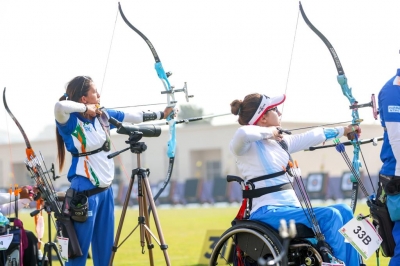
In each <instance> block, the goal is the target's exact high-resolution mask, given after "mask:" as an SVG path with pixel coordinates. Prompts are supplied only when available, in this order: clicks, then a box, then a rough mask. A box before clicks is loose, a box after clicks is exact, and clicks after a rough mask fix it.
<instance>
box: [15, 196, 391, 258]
mask: <svg viewBox="0 0 400 266" xmlns="http://www.w3.org/2000/svg"><path fill="white" fill-rule="evenodd" d="M238 208H239V207H238V205H235V206H225V207H212V206H200V207H196V208H194V207H171V208H163V207H158V209H157V212H158V215H159V218H160V224H161V228H162V231H163V234H164V238H165V242H166V243H167V244H168V249H167V252H168V255H169V257H170V261H171V264H172V265H185V266H189V265H199V262H200V257H201V255H202V254H203V255H204V254H205V253H207V252H210V251H211V250H210V249H207V247H208V246H209V244H210V243H208V242H206V243H205V236H206V233H207V230H217V231H223V230H225V229H227V228H228V227H229V226H230V222H231V220H232V219H233V218H234V217H235V215H236V213H237V211H238ZM360 212H361V213H364V214H367V213H368V209H367V206H366V205H365V204H359V206H358V208H357V211H356V213H360ZM138 213H139V212H138V210H137V209H129V210H128V211H127V214H126V217H125V220H124V226H123V230H122V234H121V237H120V241H119V243H120V244H121V242H122V241H123V240H124V238H125V237H126V236H127V235H128V234H129V233H130V232H131V231H132V230H133V229H134V227H135V226H136V225H137V218H138ZM43 215H45V217H44V218H45V221H46V224H45V226H46V233H45V239H44V240H43V241H44V242H47V241H48V240H47V214H46V213H44V214H43ZM115 215H116V225H115V229H117V226H118V222H119V218H120V215H121V211H120V210H116V212H115ZM20 218H21V219H22V221H23V222H24V226H25V228H26V229H29V230H32V229H33V228H34V224H33V218H31V217H30V216H29V213H28V212H24V213H21V215H20ZM52 226H53V225H52ZM150 229H151V231H152V232H153V233H154V234H155V235H156V236H158V233H157V230H156V227H155V226H154V224H153V223H152V224H151V226H150ZM52 230H53V237H54V234H55V229H54V226H53V227H52ZM157 238H158V237H157ZM152 242H153V243H154V244H155V248H154V252H153V256H154V262H155V263H154V264H155V265H165V260H164V255H163V252H162V251H161V249H160V248H159V246H158V244H157V243H156V241H154V240H153V241H152ZM203 247H204V248H203ZM388 263H389V260H388V259H387V258H383V257H382V256H381V259H380V265H388ZM366 264H367V265H368V266H375V265H377V264H376V258H375V256H372V257H371V258H370V259H369V260H368V261H366ZM53 265H58V263H54V261H53ZM87 265H93V263H92V260H90V259H89V260H88V263H87ZM114 265H117V266H123V265H149V257H148V251H147V249H146V248H145V254H142V247H141V245H140V236H139V229H136V230H135V232H134V233H133V234H132V235H131V236H130V237H129V238H128V240H127V241H126V242H125V243H123V245H122V246H121V247H120V248H119V249H118V250H117V252H116V254H115V259H114Z"/></svg>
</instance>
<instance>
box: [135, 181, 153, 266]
mask: <svg viewBox="0 0 400 266" xmlns="http://www.w3.org/2000/svg"><path fill="white" fill-rule="evenodd" d="M143 190H145V187H144V183H143V177H142V174H139V175H138V201H139V202H138V203H139V218H138V220H139V226H140V245H141V246H142V253H143V254H144V246H145V244H146V243H147V249H148V252H149V260H150V265H151V266H153V265H154V259H153V247H154V245H153V244H152V243H151V237H150V236H149V234H148V232H147V231H146V229H147V228H148V227H149V217H148V215H147V204H146V194H145V193H144V191H143Z"/></svg>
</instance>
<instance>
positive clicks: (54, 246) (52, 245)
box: [31, 201, 64, 266]
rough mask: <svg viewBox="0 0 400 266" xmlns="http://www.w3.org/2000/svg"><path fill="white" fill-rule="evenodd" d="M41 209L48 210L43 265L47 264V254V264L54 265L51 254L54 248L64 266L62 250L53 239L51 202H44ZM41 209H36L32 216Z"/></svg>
mask: <svg viewBox="0 0 400 266" xmlns="http://www.w3.org/2000/svg"><path fill="white" fill-rule="evenodd" d="M41 210H45V211H46V212H47V228H48V229H47V232H48V242H47V243H46V244H44V248H43V250H44V252H43V258H42V261H41V265H45V259H46V255H47V258H48V262H47V265H49V266H52V255H51V250H52V249H53V250H54V251H55V252H56V255H57V258H58V261H59V262H60V264H61V265H62V266H64V261H63V260H62V258H61V255H60V252H59V250H58V247H57V244H56V243H54V242H52V241H51V237H52V235H51V207H50V204H48V203H47V201H45V202H44V207H43V208H42V209H41ZM41 210H36V211H33V212H32V213H31V216H35V215H37V214H38V213H39V212H40V211H41Z"/></svg>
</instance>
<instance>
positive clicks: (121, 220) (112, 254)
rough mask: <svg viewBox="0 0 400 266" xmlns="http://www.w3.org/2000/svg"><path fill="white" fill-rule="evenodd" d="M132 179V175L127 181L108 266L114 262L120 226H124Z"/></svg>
mask: <svg viewBox="0 0 400 266" xmlns="http://www.w3.org/2000/svg"><path fill="white" fill-rule="evenodd" d="M134 179H135V176H134V175H133V174H132V176H131V180H130V181H129V186H128V191H127V193H126V196H125V201H124V205H123V207H122V213H121V218H120V220H119V223H118V229H117V234H116V235H115V240H114V245H113V247H112V252H111V257H110V262H109V264H108V265H109V266H112V264H113V261H114V256H115V252H117V248H118V242H119V237H120V236H121V231H122V225H123V224H124V219H125V215H126V209H127V208H128V205H129V199H130V197H131V193H132V187H133V181H134Z"/></svg>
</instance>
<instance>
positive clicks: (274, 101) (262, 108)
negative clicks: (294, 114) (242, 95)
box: [249, 94, 286, 125]
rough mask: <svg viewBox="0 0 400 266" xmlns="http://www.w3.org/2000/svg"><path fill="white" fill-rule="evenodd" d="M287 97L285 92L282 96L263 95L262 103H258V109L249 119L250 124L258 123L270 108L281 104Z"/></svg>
mask: <svg viewBox="0 0 400 266" xmlns="http://www.w3.org/2000/svg"><path fill="white" fill-rule="evenodd" d="M285 99H286V96H285V94H282V95H280V96H276V97H272V98H269V97H268V96H265V95H262V97H261V101H260V104H259V105H258V108H257V111H256V112H255V113H254V115H253V117H252V118H251V119H250V121H249V125H255V124H257V122H258V120H260V118H261V117H262V115H263V114H265V112H267V111H268V110H270V109H272V108H274V107H276V106H278V105H280V104H281V103H283V102H284V101H285Z"/></svg>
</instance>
